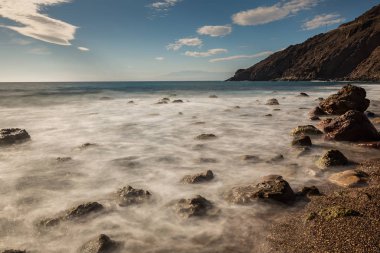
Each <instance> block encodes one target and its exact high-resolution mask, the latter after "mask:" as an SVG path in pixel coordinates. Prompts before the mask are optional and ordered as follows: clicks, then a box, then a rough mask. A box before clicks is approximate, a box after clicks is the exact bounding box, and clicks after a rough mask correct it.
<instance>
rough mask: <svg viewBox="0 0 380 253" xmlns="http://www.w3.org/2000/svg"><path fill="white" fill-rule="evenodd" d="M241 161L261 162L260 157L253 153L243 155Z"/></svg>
mask: <svg viewBox="0 0 380 253" xmlns="http://www.w3.org/2000/svg"><path fill="white" fill-rule="evenodd" d="M241 159H242V160H243V161H246V162H250V163H258V162H261V159H260V157H258V156H255V155H243V156H242V157H241Z"/></svg>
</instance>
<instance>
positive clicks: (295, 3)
mask: <svg viewBox="0 0 380 253" xmlns="http://www.w3.org/2000/svg"><path fill="white" fill-rule="evenodd" d="M319 1H320V0H291V1H288V2H280V3H278V4H275V5H272V6H263V7H257V8H255V9H250V10H246V11H242V12H238V13H236V14H234V15H233V16H232V20H233V22H234V23H235V24H238V25H242V26H248V25H261V24H267V23H270V22H273V21H276V20H280V19H283V18H286V17H288V16H290V15H294V14H296V13H297V12H299V11H301V10H306V9H310V8H312V7H314V6H316V5H317V4H318V2H319Z"/></svg>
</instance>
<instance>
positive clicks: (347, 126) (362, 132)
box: [320, 111, 380, 141]
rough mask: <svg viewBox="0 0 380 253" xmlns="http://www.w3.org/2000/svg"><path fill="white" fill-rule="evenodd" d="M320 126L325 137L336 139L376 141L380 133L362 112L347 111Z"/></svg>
mask: <svg viewBox="0 0 380 253" xmlns="http://www.w3.org/2000/svg"><path fill="white" fill-rule="evenodd" d="M320 126H321V127H322V128H323V131H324V132H325V133H326V137H327V139H331V140H336V141H377V140H380V134H379V132H378V131H377V130H376V128H375V127H374V126H373V125H372V123H371V122H370V121H369V120H368V118H367V117H366V116H365V115H364V113H362V112H359V111H348V112H346V113H345V114H343V115H341V116H339V117H337V118H335V119H332V120H328V121H323V122H321V124H320Z"/></svg>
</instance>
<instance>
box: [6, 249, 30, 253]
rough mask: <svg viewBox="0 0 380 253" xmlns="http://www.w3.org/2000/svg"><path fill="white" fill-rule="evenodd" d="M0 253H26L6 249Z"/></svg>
mask: <svg viewBox="0 0 380 253" xmlns="http://www.w3.org/2000/svg"><path fill="white" fill-rule="evenodd" d="M1 253H26V250H17V249H6V250H3V251H1Z"/></svg>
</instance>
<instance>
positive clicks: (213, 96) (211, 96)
mask: <svg viewBox="0 0 380 253" xmlns="http://www.w3.org/2000/svg"><path fill="white" fill-rule="evenodd" d="M209 98H218V96H217V95H210V96H209Z"/></svg>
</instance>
